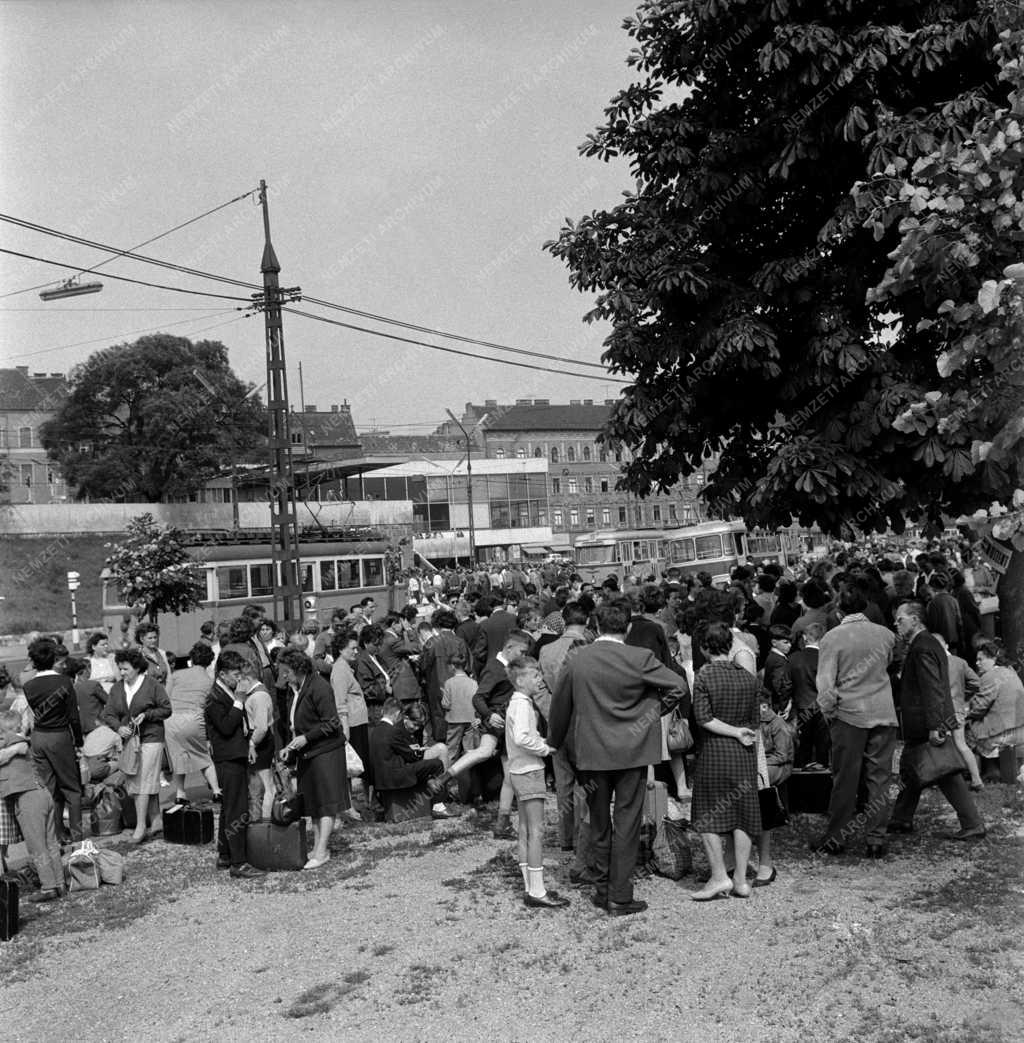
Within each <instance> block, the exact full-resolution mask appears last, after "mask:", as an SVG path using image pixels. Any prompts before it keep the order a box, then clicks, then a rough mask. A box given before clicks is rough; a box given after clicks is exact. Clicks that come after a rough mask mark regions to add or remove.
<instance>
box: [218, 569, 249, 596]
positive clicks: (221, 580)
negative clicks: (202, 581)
mask: <svg viewBox="0 0 1024 1043" xmlns="http://www.w3.org/2000/svg"><path fill="white" fill-rule="evenodd" d="M217 592H218V594H219V596H220V600H221V601H226V600H227V599H228V598H247V597H248V596H249V583H248V579H247V577H246V574H245V566H244V565H221V566H220V567H219V568H218V569H217Z"/></svg>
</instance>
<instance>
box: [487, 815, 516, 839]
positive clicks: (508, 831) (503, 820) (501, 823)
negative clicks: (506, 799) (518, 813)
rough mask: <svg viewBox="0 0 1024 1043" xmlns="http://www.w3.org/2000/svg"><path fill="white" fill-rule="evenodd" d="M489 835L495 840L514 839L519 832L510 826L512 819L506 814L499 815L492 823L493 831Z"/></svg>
mask: <svg viewBox="0 0 1024 1043" xmlns="http://www.w3.org/2000/svg"><path fill="white" fill-rule="evenodd" d="M491 836H492V837H494V839H495V840H515V839H516V838H517V837H518V836H519V834H518V833H517V832H516V831H515V830H514V829H513V828H512V820H511V819H509V818H508V816H502V815H499V816H498V818H497V819H496V821H495V823H494V832H493V833H492V834H491Z"/></svg>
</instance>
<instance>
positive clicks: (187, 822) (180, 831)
mask: <svg viewBox="0 0 1024 1043" xmlns="http://www.w3.org/2000/svg"><path fill="white" fill-rule="evenodd" d="M163 820H164V840H165V841H166V842H167V843H168V844H209V843H210V842H211V841H212V840H213V808H193V807H189V806H187V805H185V804H174V805H172V806H171V807H169V808H167V809H166V810H165V811H164V813H163Z"/></svg>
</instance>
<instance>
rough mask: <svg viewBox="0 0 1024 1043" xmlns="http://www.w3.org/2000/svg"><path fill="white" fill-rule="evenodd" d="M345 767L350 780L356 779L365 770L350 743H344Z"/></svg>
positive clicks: (360, 758) (361, 760)
mask: <svg viewBox="0 0 1024 1043" xmlns="http://www.w3.org/2000/svg"><path fill="white" fill-rule="evenodd" d="M345 767H346V769H347V770H348V777H349V778H350V779H355V778H358V777H359V776H360V775H362V774H363V772H364V771H365V770H366V769H365V767H364V765H363V758H362V757H360V756H359V754H358V753H356V751H355V747H353V745H352V743H350V742H346V743H345Z"/></svg>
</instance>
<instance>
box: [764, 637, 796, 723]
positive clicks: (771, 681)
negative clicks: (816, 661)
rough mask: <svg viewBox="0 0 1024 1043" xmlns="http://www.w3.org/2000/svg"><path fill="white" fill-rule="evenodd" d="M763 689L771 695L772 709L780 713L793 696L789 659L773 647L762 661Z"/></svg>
mask: <svg viewBox="0 0 1024 1043" xmlns="http://www.w3.org/2000/svg"><path fill="white" fill-rule="evenodd" d="M764 689H765V691H767V692H768V694H769V696H771V702H772V709H773V710H775V712H776V713H782V712H783V710H785V709H786V705H787V703H789V701H790V700H791V699H792V698H793V674H792V670H791V668H790V664H789V660H788V659H787V658H786V657H785V656H784V655H783V654H782V653H781V652H778V651H776V650H775V649H774V648H773V649H772V650H771V651H770V652H769V653H768V658H767V659H765V661H764Z"/></svg>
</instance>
